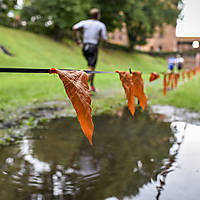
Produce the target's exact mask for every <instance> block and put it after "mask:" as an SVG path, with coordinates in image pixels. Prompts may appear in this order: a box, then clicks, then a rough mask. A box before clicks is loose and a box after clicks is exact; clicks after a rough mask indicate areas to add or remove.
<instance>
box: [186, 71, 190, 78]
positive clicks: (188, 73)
mask: <svg viewBox="0 0 200 200" xmlns="http://www.w3.org/2000/svg"><path fill="white" fill-rule="evenodd" d="M186 73H187V77H188V79H189V80H190V71H187V72H186Z"/></svg>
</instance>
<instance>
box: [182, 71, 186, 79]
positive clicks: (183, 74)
mask: <svg viewBox="0 0 200 200" xmlns="http://www.w3.org/2000/svg"><path fill="white" fill-rule="evenodd" d="M182 79H183V80H185V72H184V71H183V72H182Z"/></svg>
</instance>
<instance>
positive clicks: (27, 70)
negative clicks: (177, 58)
mask: <svg viewBox="0 0 200 200" xmlns="http://www.w3.org/2000/svg"><path fill="white" fill-rule="evenodd" d="M60 70H65V71H81V70H76V69H60ZM83 71H84V72H85V73H87V74H113V73H116V72H108V71H107V72H105V71H90V70H83ZM0 72H9V73H50V69H41V68H5V67H3V68H2V67H0ZM129 72H130V73H132V71H131V68H129ZM142 73H143V74H151V73H152V72H148V71H146V72H142ZM156 73H157V74H164V73H166V72H156Z"/></svg>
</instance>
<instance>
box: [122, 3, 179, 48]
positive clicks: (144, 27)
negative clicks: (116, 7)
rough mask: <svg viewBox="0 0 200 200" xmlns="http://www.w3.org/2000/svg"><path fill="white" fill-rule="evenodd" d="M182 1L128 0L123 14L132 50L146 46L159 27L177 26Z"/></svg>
mask: <svg viewBox="0 0 200 200" xmlns="http://www.w3.org/2000/svg"><path fill="white" fill-rule="evenodd" d="M178 4H181V0H168V1H162V0H143V1H140V0H126V3H125V6H124V9H123V12H124V15H123V17H124V21H125V23H126V25H127V31H128V36H129V41H130V49H132V48H133V47H134V46H135V45H137V44H144V43H145V41H146V39H147V38H148V37H151V36H152V34H153V33H154V32H155V30H156V28H157V27H162V26H163V24H164V23H165V24H173V25H174V24H175V22H176V20H177V18H178V15H179V13H180V10H178V8H177V7H178Z"/></svg>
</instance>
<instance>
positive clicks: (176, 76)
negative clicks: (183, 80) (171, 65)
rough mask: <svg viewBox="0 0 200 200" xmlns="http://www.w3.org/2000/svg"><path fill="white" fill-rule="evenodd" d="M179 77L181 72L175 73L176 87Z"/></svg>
mask: <svg viewBox="0 0 200 200" xmlns="http://www.w3.org/2000/svg"><path fill="white" fill-rule="evenodd" d="M179 77H180V75H179V73H175V74H174V83H175V85H174V87H175V88H177V86H178V80H179Z"/></svg>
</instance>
